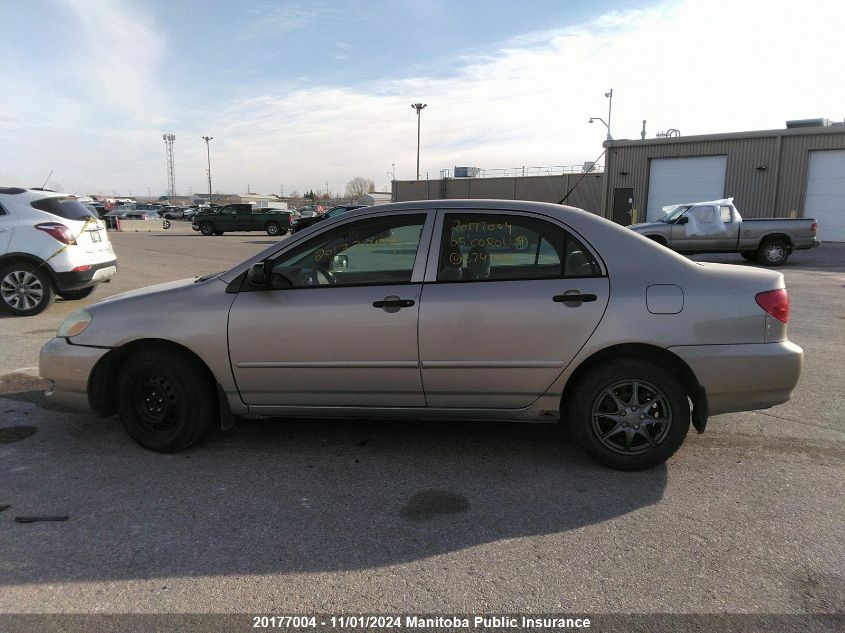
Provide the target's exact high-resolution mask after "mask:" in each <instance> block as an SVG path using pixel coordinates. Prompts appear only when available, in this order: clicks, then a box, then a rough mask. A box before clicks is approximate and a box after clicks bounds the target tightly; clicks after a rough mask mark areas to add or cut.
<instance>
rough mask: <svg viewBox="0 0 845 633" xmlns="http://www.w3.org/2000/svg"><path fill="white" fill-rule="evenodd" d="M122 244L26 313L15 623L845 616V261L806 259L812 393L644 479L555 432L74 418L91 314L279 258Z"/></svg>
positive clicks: (5, 589)
mask: <svg viewBox="0 0 845 633" xmlns="http://www.w3.org/2000/svg"><path fill="white" fill-rule="evenodd" d="M112 239H113V242H114V246H115V250H116V251H117V254H118V258H119V270H118V275H117V277H116V278H115V279H114V281H113V282H112V283H111V284H109V285H106V286H102V287H100V288H99V289H98V290H97V291H96V292H95V293H94V294H93V295H92V296H91V297H90V298H89V299H88V300H85V301H81V302H65V301H57V302H56V303H55V304H54V305H53V306H51V307H50V308H49V309H48V310H47V311H46V312H44V313H42V314H41V315H38V316H36V317H30V318H8V317H3V318H0V348H2V349H3V354H2V357H0V543H1V544H2V555H0V611H2V612H45V611H48V612H49V611H63V612H162V611H164V612H194V613H197V612H206V611H208V612H245V611H247V612H272V611H275V612H330V611H334V612H338V611H345V612H407V611H414V612H418V613H459V612H488V613H501V612H506V611H524V612H536V613H549V612H564V611H565V612H604V613H607V612H626V613H630V612H639V613H666V612H671V613H690V612H701V613H715V612H737V613H834V612H841V610H842V605H843V604H845V572H843V570H845V521H843V518H845V512H843V508H845V477H843V472H845V469H844V468H843V467H844V466H845V395H843V394H845V389H843V385H845V363H843V361H842V357H843V352H845V245H843V244H825V245H824V246H823V247H822V248H820V249H816V250H815V251H811V252H807V251H803V252H798V253H795V254H793V256H792V258H791V259H790V262H789V263H788V264H787V266H785V267H783V268H781V269H780V270H781V271H782V272H783V273H784V275H785V276H786V283H787V287H788V290H789V294H790V298H791V301H792V311H791V318H790V324H789V330H790V339H791V340H793V341H794V342H796V343H797V344H799V345H801V346H802V347H803V348H804V350H805V354H806V357H805V368H804V373H803V375H802V379H801V382H800V384H799V386H798V389H797V390H796V392H795V395H794V397H793V399H792V400H791V401H790V402H788V403H786V404H784V405H781V406H778V407H775V408H772V409H769V410H766V411H756V412H748V413H740V414H730V415H722V416H716V417H714V418H711V420H710V424H709V426H708V430H707V432H706V433H705V434H703V435H696V434H695V433H694V431H691V434H690V435H689V436H688V438H687V441H686V443H685V444H684V446H683V447H682V448H681V450H680V451H679V452H678V453H677V454H676V455H675V456H674V457H673V458H672V459H671V460H669V462H668V463H667V464H665V465H663V466H661V467H658V468H656V469H653V470H650V471H646V472H640V473H622V472H614V471H610V470H606V469H603V468H601V467H599V466H597V465H596V464H595V463H593V462H592V461H590V460H589V459H588V458H587V457H586V456H585V455H584V454H582V452H581V451H580V450H579V449H578V448H577V447H576V446H575V445H574V442H573V440H572V439H571V438H570V437H568V436H567V434H566V433H565V432H563V433H561V432H560V430H559V429H557V428H556V427H552V426H547V425H518V424H507V423H491V422H483V423H481V422H468V423H420V422H405V421H379V422H375V421H343V420H309V421H288V420H279V419H273V420H260V421H240V422H239V423H238V424H237V425H236V426H235V427H234V428H233V429H231V430H230V431H228V432H226V433H220V434H217V435H214V436H213V437H211V438H209V440H207V441H206V442H204V443H203V444H201V445H200V446H198V447H196V448H194V449H192V450H190V451H188V452H186V453H181V454H175V455H161V454H156V453H151V452H148V451H145V450H144V449H142V448H140V447H139V446H137V445H136V444H135V443H134V442H132V441H131V440H130V439H129V438H128V437H127V436H126V434H125V433H124V432H123V430H122V428H121V427H120V424H119V422H118V421H117V419H116V418H108V419H100V418H98V417H96V416H92V415H80V414H75V413H71V412H66V411H62V410H57V409H55V408H51V407H50V406H49V405H48V404H46V403H45V399H44V397H43V395H42V391H43V389H44V387H45V384H44V381H41V380H40V379H38V378H37V376H36V375H35V373H34V370H33V368H34V367H35V366H36V365H37V354H38V349H39V348H40V347H41V345H43V344H44V343H45V342H46V341H47V340H48V339H49V338H50V337H51V336H52V334H53V332H54V331H55V329H56V327H57V326H58V325H59V324H60V323H61V321H62V320H63V319H64V318H65V317H66V316H67V315H68V314H70V312H72V311H73V310H75V309H78V308H79V307H83V306H84V305H85V304H86V303H90V302H94V301H97V300H99V299H102V298H104V297H106V296H109V295H112V294H116V293H118V292H123V291H126V290H129V289H133V288H138V287H141V286H144V285H149V284H152V283H158V282H162V281H168V280H173V279H179V278H184V277H189V276H193V275H198V274H203V273H207V272H213V271H215V270H224V269H226V268H228V267H230V266H231V265H233V264H235V263H237V262H239V261H241V260H243V259H244V258H246V257H247V256H249V255H250V254H252V253H255V252H257V251H259V250H261V249H263V248H265V247H266V246H267V245H269V244H272V243H273V242H274V240H273V239H272V238H269V237H267V236H265V235H263V234H260V233H250V234H226V235H223V236H219V237H213V238H206V237H202V236H199V235H191V234H173V235H172V234H156V233H136V234H129V233H126V234H113V235H112ZM696 259H699V260H706V261H721V262H729V263H737V264H740V263H743V262H742V260H741V258H740V257H739V256H738V255H724V256H721V255H720V256H698V257H696ZM743 265H747V264H744V263H743ZM280 327H284V320H283V315H282V318H281V320H280ZM17 516H53V517H67V519H66V520H63V521H53V522H37V523H16V522H15V521H14V518H15V517H17Z"/></svg>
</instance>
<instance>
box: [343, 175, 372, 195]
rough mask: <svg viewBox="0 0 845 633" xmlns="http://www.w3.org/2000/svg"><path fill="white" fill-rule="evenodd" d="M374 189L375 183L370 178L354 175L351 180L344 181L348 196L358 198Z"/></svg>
mask: <svg viewBox="0 0 845 633" xmlns="http://www.w3.org/2000/svg"><path fill="white" fill-rule="evenodd" d="M375 190H376V185H375V183H374V182H373V181H372V179H371V178H364V177H363V176H355V178H353V179H352V180H350V181H349V182H347V183H346V195H347V196H349V197H350V198H360V197H361V196H363V195H364V194H365V193H369V192H371V191H375Z"/></svg>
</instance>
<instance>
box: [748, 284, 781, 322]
mask: <svg viewBox="0 0 845 633" xmlns="http://www.w3.org/2000/svg"><path fill="white" fill-rule="evenodd" d="M754 299H755V300H756V301H757V305H758V306H760V307H761V308H763V309H764V310H765V311H766V312H767V313H768V314H771V315H772V316H773V317H775V318H776V319H777V320H778V321H783V322H784V323H787V322H789V295H787V294H786V289H785V288H779V289H777V290H768V291H766V292H758V293H757V296H756V297H754Z"/></svg>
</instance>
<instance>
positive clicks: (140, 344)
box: [88, 339, 217, 415]
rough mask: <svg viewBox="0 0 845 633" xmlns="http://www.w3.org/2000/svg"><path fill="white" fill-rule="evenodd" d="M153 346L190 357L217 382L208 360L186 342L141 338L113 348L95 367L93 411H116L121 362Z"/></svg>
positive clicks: (91, 388) (91, 383)
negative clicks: (206, 361)
mask: <svg viewBox="0 0 845 633" xmlns="http://www.w3.org/2000/svg"><path fill="white" fill-rule="evenodd" d="M150 349H153V350H157V351H161V352H165V353H166V352H170V353H178V354H181V355H183V356H186V357H188V358H190V359H191V360H192V361H193V362H194V363H195V364H196V365H197V367H199V368H201V370H202V371H204V372H206V373H207V375H208V379H209V380H211V381H212V382H214V383H215V384H217V379H216V378H215V377H214V374H213V373H212V371H211V369H209V367H208V365H207V364H206V363H205V361H204V360H202V359H201V358H200V357H199V356H197V355H196V354H195V353H194V352H192V351H191V350H189V349H188V348H187V347H185V346H184V345H179V344H178V343H174V342H173V341H167V340H164V339H140V340H137V341H132V342H131V343H127V344H126V345H123V346H121V347H116V348H114V349H113V350H111V351H110V352H109V353H108V354H106V355H105V356H103V357H102V358H101V359H100V360H99V362H97V364H96V365H95V366H94V369H93V371H92V372H91V378H89V380H88V401H89V403H90V405H91V408H92V409H93V410H94V411H96V412H97V413H99V414H100V415H111V414H113V413H116V412H117V401H116V394H115V388H116V385H117V376H118V375H119V374H120V368H121V365H123V363H124V362H125V361H126V359H127V358H129V357H130V356H132V354H134V353H135V352H136V351H139V350H144V351H149V350H150Z"/></svg>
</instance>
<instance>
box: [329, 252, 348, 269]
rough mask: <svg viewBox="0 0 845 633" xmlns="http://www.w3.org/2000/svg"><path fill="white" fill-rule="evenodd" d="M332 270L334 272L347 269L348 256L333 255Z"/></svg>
mask: <svg viewBox="0 0 845 633" xmlns="http://www.w3.org/2000/svg"><path fill="white" fill-rule="evenodd" d="M332 268H333V269H335V270H338V269H341V268H349V256H348V255H335V256H334V258H333V259H332Z"/></svg>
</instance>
